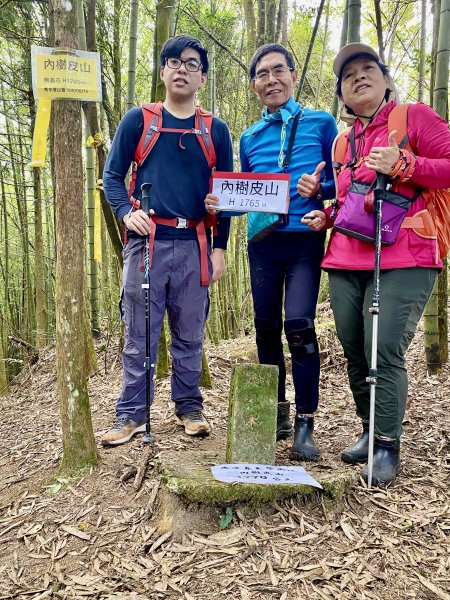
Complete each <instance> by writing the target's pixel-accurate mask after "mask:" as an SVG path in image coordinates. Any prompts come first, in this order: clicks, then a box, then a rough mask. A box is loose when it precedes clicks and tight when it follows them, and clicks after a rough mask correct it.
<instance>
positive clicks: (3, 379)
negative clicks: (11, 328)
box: [0, 310, 8, 396]
mask: <svg viewBox="0 0 450 600" xmlns="http://www.w3.org/2000/svg"><path fill="white" fill-rule="evenodd" d="M3 323H4V321H3V316H2V313H1V310H0V396H6V394H7V393H8V378H7V376H6V366H5V364H6V363H5V352H4V339H5V336H4V328H3Z"/></svg>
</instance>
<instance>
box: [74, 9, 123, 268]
mask: <svg viewBox="0 0 450 600" xmlns="http://www.w3.org/2000/svg"><path fill="white" fill-rule="evenodd" d="M96 3H97V0H89V4H88V11H87V21H86V23H87V27H86V46H87V49H88V50H89V52H96V51H97V45H96V41H95V7H96ZM83 110H84V114H85V117H86V122H87V124H88V127H89V131H90V132H91V135H92V136H93V137H94V139H95V138H97V140H98V142H96V144H95V150H96V152H97V164H98V177H99V179H102V178H103V170H104V168H105V162H106V154H105V147H104V138H103V134H102V132H101V129H100V124H99V119H98V109H97V104H96V103H95V102H86V103H84V105H83ZM110 133H111V135H113V132H111V131H110ZM100 201H101V204H102V211H103V216H104V218H105V223H106V228H107V230H108V234H109V237H110V240H111V243H112V246H113V249H114V253H115V255H116V257H117V260H118V262H119V265H120V267H122V264H123V258H122V241H121V239H120V226H119V224H118V222H117V219H116V218H115V216H114V213H113V211H112V209H111V206H110V205H109V203H108V201H107V200H106V196H105V192H104V191H103V189H100Z"/></svg>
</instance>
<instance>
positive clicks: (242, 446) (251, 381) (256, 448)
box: [225, 365, 278, 465]
mask: <svg viewBox="0 0 450 600" xmlns="http://www.w3.org/2000/svg"><path fill="white" fill-rule="evenodd" d="M277 404H278V367H276V366H275V365H235V366H234V367H233V371H232V373H231V382H230V403H229V408H228V433H227V452H226V457H225V462H227V463H261V464H265V465H273V464H275V444H276V440H275V437H276V429H277Z"/></svg>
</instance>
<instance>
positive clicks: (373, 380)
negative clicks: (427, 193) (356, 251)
mask: <svg viewBox="0 0 450 600" xmlns="http://www.w3.org/2000/svg"><path fill="white" fill-rule="evenodd" d="M385 190H386V176H385V175H383V174H381V173H377V181H376V184H375V189H374V192H373V194H374V212H375V264H374V269H373V293H372V306H371V307H370V308H369V312H370V313H372V317H373V319H372V356H371V361H370V370H369V377H367V379H366V381H367V383H369V384H370V412H369V452H368V457H367V487H368V488H369V490H370V488H371V487H372V471H373V442H374V437H375V435H374V432H375V391H376V385H377V358H378V357H377V354H378V316H379V313H380V258H381V217H382V212H383V194H384V191H385Z"/></svg>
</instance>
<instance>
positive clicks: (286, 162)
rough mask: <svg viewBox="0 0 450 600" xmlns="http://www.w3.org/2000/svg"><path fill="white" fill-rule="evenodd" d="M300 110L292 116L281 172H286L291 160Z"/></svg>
mask: <svg viewBox="0 0 450 600" xmlns="http://www.w3.org/2000/svg"><path fill="white" fill-rule="evenodd" d="M301 114H302V111H301V110H300V111H299V112H298V113H297V114H296V115H295V117H294V122H293V123H292V129H291V135H290V136H289V144H288V148H287V152H286V156H285V157H284V160H283V173H286V171H287V170H288V167H289V163H290V162H291V154H292V148H293V147H294V141H295V134H296V133H297V127H298V122H299V119H300V115H301Z"/></svg>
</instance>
